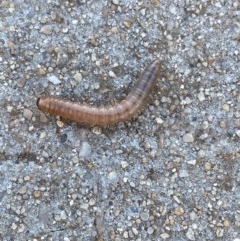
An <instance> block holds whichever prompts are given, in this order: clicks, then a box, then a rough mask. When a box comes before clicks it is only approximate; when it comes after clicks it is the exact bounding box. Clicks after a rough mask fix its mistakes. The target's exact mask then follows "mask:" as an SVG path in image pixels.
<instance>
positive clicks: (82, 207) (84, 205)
mask: <svg viewBox="0 0 240 241" xmlns="http://www.w3.org/2000/svg"><path fill="white" fill-rule="evenodd" d="M88 207H89V204H88V203H82V204H81V205H80V208H81V209H84V210H88Z"/></svg>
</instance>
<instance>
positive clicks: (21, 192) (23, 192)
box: [18, 186, 27, 195]
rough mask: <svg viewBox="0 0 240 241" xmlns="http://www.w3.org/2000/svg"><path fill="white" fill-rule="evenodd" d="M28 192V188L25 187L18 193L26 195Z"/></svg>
mask: <svg viewBox="0 0 240 241" xmlns="http://www.w3.org/2000/svg"><path fill="white" fill-rule="evenodd" d="M26 192H27V187H26V186H23V187H21V188H20V189H19V191H18V193H20V194H22V195H23V194H25V193H26Z"/></svg>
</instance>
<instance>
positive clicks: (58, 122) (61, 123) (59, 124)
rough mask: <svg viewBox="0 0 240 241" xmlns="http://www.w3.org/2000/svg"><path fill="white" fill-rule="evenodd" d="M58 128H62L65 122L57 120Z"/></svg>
mask: <svg viewBox="0 0 240 241" xmlns="http://www.w3.org/2000/svg"><path fill="white" fill-rule="evenodd" d="M57 126H58V127H60V128H62V127H63V126H64V122H62V121H60V120H57Z"/></svg>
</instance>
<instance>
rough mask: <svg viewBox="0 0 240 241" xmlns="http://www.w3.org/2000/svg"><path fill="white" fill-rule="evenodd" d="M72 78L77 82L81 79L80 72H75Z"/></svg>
mask: <svg viewBox="0 0 240 241" xmlns="http://www.w3.org/2000/svg"><path fill="white" fill-rule="evenodd" d="M73 78H74V79H75V80H76V81H77V82H78V83H79V82H81V80H82V74H81V73H76V74H75V75H74V76H73Z"/></svg>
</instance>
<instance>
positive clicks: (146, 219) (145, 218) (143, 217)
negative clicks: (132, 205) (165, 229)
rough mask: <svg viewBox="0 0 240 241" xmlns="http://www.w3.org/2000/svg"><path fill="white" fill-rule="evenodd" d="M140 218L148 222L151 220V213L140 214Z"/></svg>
mask: <svg viewBox="0 0 240 241" xmlns="http://www.w3.org/2000/svg"><path fill="white" fill-rule="evenodd" d="M140 217H141V219H142V221H145V222H146V221H148V219H149V213H147V212H142V213H140Z"/></svg>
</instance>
